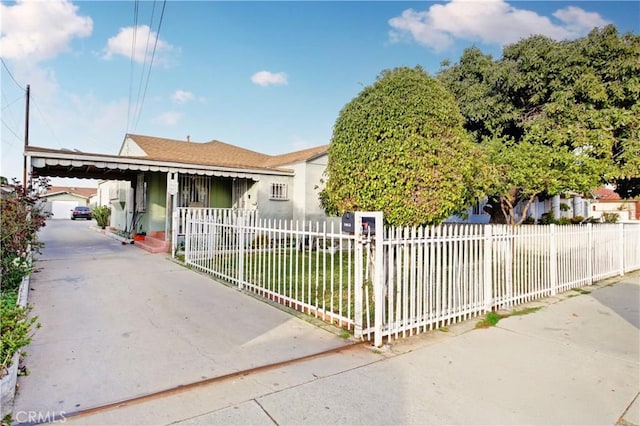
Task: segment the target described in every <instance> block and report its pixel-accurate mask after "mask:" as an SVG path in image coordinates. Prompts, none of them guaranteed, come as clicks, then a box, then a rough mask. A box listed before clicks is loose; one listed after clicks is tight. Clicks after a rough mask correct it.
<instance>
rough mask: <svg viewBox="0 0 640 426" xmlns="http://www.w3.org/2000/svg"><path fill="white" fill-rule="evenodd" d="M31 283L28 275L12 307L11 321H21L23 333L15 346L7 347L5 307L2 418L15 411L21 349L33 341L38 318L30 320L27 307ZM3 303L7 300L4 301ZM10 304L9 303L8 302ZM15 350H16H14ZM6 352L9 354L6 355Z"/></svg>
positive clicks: (0, 408) (3, 312) (0, 401)
mask: <svg viewBox="0 0 640 426" xmlns="http://www.w3.org/2000/svg"><path fill="white" fill-rule="evenodd" d="M30 281H31V275H26V276H24V277H23V278H22V282H21V283H20V287H19V290H18V293H17V300H16V302H15V305H14V306H13V307H11V310H12V312H14V313H15V314H14V315H11V319H12V320H13V321H20V322H21V324H20V325H19V327H20V328H21V330H22V331H21V332H19V334H20V335H21V336H22V337H21V338H20V336H18V338H17V339H13V342H12V343H13V344H12V345H8V346H5V345H6V343H5V341H4V340H5V338H6V337H8V335H5V330H4V328H5V327H4V326H5V324H4V320H5V319H6V318H4V316H5V309H4V306H3V309H2V316H3V329H2V345H3V347H2V354H3V362H2V379H1V380H0V418H5V417H6V416H7V415H9V414H11V412H12V410H13V400H14V398H15V393H16V383H17V381H18V371H19V368H20V365H19V364H20V357H21V349H22V347H23V346H26V345H27V344H29V342H30V341H31V336H30V334H29V332H30V330H31V327H32V326H33V325H34V324H36V321H37V318H36V317H31V318H28V317H27V316H28V313H29V311H30V309H29V307H28V305H27V299H28V296H29V284H30ZM2 302H3V303H4V302H5V300H3V301H2ZM8 302H9V301H8ZM38 325H39V324H38ZM12 332H13V334H14V335H15V334H17V333H16V330H15V329H14V330H12ZM14 348H15V350H14ZM5 352H7V353H6V354H5Z"/></svg>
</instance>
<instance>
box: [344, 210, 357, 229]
mask: <svg viewBox="0 0 640 426" xmlns="http://www.w3.org/2000/svg"><path fill="white" fill-rule="evenodd" d="M355 220H356V216H355V215H354V214H353V212H345V214H343V215H342V232H345V233H347V234H353V231H354V230H355V225H356V223H355Z"/></svg>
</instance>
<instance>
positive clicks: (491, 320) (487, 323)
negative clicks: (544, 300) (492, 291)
mask: <svg viewBox="0 0 640 426" xmlns="http://www.w3.org/2000/svg"><path fill="white" fill-rule="evenodd" d="M540 309H542V306H536V307H529V308H523V309H514V310H513V311H511V312H509V313H508V314H499V313H497V312H489V313H488V314H487V315H485V317H484V319H483V320H481V321H478V322H477V323H476V328H489V327H493V326H495V325H496V324H498V322H499V321H500V320H501V319H503V318H508V317H516V316H521V315H528V314H532V313H534V312H537V311H539V310H540Z"/></svg>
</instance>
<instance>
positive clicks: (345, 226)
mask: <svg viewBox="0 0 640 426" xmlns="http://www.w3.org/2000/svg"><path fill="white" fill-rule="evenodd" d="M355 229H356V215H355V214H354V213H353V212H346V213H345V214H343V215H342V232H344V233H347V234H353V233H354V231H355ZM362 233H363V234H364V235H375V234H376V219H375V218H373V217H366V216H365V217H363V218H362Z"/></svg>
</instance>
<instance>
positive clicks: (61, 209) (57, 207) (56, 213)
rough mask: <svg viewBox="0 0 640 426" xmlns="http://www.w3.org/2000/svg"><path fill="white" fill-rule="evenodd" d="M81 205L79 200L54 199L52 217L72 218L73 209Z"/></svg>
mask: <svg viewBox="0 0 640 426" xmlns="http://www.w3.org/2000/svg"><path fill="white" fill-rule="evenodd" d="M77 205H79V203H78V202H77V201H52V202H51V213H53V216H51V219H70V218H71V210H73V208H74V207H75V206H77Z"/></svg>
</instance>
